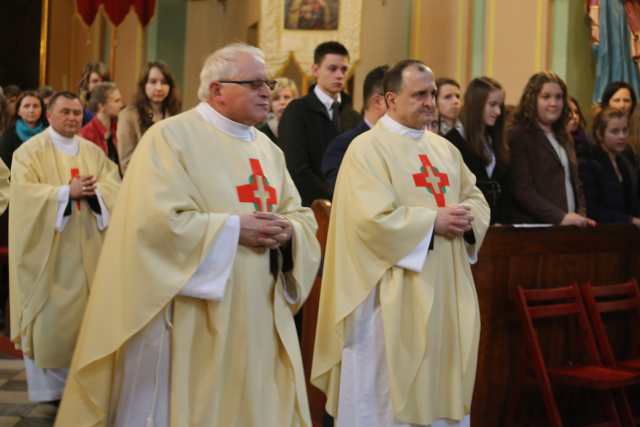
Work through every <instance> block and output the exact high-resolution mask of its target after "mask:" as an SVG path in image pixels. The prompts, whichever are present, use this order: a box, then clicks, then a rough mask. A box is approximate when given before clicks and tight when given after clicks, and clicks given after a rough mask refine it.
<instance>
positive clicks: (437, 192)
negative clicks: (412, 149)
mask: <svg viewBox="0 0 640 427" xmlns="http://www.w3.org/2000/svg"><path fill="white" fill-rule="evenodd" d="M418 157H419V158H420V163H422V166H421V167H420V173H414V174H413V182H414V183H415V184H416V187H425V188H426V189H427V191H429V193H431V194H432V195H433V198H434V199H436V204H437V205H438V207H441V208H443V207H444V206H445V205H446V203H445V199H444V195H445V193H446V192H447V187H448V186H449V177H448V176H447V174H446V173H442V172H440V171H439V170H438V168H436V167H435V166H433V165H431V161H430V160H429V157H428V156H427V155H426V154H420V155H419V156H418Z"/></svg>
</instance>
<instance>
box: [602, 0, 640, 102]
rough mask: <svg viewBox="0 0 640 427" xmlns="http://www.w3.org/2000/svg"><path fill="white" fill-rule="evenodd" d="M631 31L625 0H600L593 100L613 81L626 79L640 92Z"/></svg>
mask: <svg viewBox="0 0 640 427" xmlns="http://www.w3.org/2000/svg"><path fill="white" fill-rule="evenodd" d="M630 38H631V34H630V32H629V27H628V26H627V15H626V13H625V10H624V3H623V0H600V43H599V44H598V45H597V46H594V47H593V49H594V55H595V56H596V59H597V65H596V84H595V87H594V89H593V101H594V102H599V101H600V98H601V97H602V92H604V88H605V87H606V86H607V85H608V84H609V83H611V82H614V81H624V82H627V83H629V84H630V85H631V87H633V89H634V90H635V92H636V94H637V95H640V76H639V75H638V66H637V65H636V63H635V62H634V61H633V59H632V58H631V46H630V44H631V41H630Z"/></svg>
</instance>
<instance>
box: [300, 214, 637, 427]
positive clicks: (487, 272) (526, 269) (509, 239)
mask: <svg viewBox="0 0 640 427" xmlns="http://www.w3.org/2000/svg"><path fill="white" fill-rule="evenodd" d="M314 211H315V212H316V215H317V216H318V223H319V231H318V236H319V238H320V239H321V242H322V247H323V249H324V243H325V240H324V239H325V236H326V231H327V227H328V220H327V219H328V210H327V207H326V206H325V207H323V209H320V206H314ZM472 269H473V275H474V279H475V284H476V289H477V292H478V297H479V301H480V313H481V322H482V332H481V338H480V351H479V355H478V356H479V357H478V370H477V378H476V386H475V393H474V399H473V405H472V410H471V413H472V416H473V424H474V426H480V427H484V426H486V427H498V426H503V425H505V424H504V422H505V413H506V410H507V408H508V407H509V405H510V404H511V401H510V398H511V395H512V394H511V393H512V392H513V390H512V389H511V387H512V384H513V382H514V379H515V378H516V375H517V373H518V367H519V362H520V360H521V359H522V357H523V356H524V348H525V347H524V341H523V340H522V338H521V337H522V333H521V326H520V324H519V322H518V321H517V318H516V313H515V308H514V303H513V296H514V292H515V289H516V287H517V286H524V287H526V288H549V287H556V286H562V285H566V284H568V283H571V282H578V283H580V282H584V281H587V280H590V281H591V282H592V283H594V284H613V283H616V282H621V281H623V280H625V279H627V278H629V277H635V278H637V279H640V231H639V230H638V229H637V228H636V227H633V226H624V225H617V226H614V225H611V226H599V227H597V228H594V229H588V230H584V229H577V228H573V227H552V228H538V229H523V228H513V227H492V228H491V229H490V230H489V232H488V234H487V237H486V239H485V241H484V244H483V246H482V249H481V251H480V255H479V260H478V263H477V264H476V265H474V266H473V268H472ZM318 282H319V281H318ZM319 288H320V286H319V283H317V284H316V287H315V288H314V290H313V292H312V295H311V297H310V298H309V300H308V301H307V303H306V305H305V307H304V309H303V310H304V311H303V313H304V317H303V318H304V326H303V331H302V347H303V348H302V351H303V360H304V363H305V368H306V373H307V376H308V375H309V373H310V366H311V358H312V355H313V337H312V336H310V334H311V335H312V334H315V318H316V317H317V304H318V298H319V291H320V289H319ZM563 322H564V321H563V320H560V321H551V322H549V323H548V324H546V325H544V326H543V332H542V333H541V335H540V340H541V345H542V346H543V348H545V349H547V351H546V354H545V355H546V356H547V358H548V361H549V363H550V364H556V363H560V361H563V360H567V359H571V360H577V359H578V358H579V357H580V356H581V355H580V354H577V352H576V348H577V346H576V345H575V342H574V341H573V339H569V340H567V337H566V336H565V335H564V334H561V333H560V331H561V330H564V329H565V326H566V325H565V324H564V323H563ZM619 329H624V330H617V331H616V333H619V334H618V335H619V337H620V336H623V335H624V333H626V332H627V330H628V328H619ZM569 330H570V331H571V330H572V329H571V325H570V326H569ZM570 336H572V335H571V334H570ZM619 337H618V338H619ZM617 347H624V343H622V344H620V343H618V345H617ZM529 395H530V397H532V399H527V397H525V398H524V402H525V403H524V406H525V408H524V409H525V410H526V413H528V414H537V416H540V415H541V414H543V412H541V410H543V408H542V407H540V406H539V402H537V400H539V394H538V393H537V391H536V390H535V389H532V390H531V391H530V392H529ZM309 397H310V400H311V402H310V403H311V408H312V412H313V417H314V424H315V423H317V422H319V421H320V420H321V412H319V408H321V407H322V404H323V402H322V395H321V394H318V392H317V390H315V389H314V390H313V391H310V393H309ZM587 398H588V396H587ZM563 402H564V401H563V400H562V399H561V407H563V406H564V404H563ZM581 402H582V400H581ZM585 403H586V404H587V405H588V406H593V405H595V407H594V411H595V412H597V401H595V400H594V402H593V405H589V399H587V402H585ZM583 412H584V411H583ZM564 415H566V414H564ZM578 415H579V414H569V416H570V417H577V416H578ZM542 422H543V424H544V421H542ZM543 424H541V425H543Z"/></svg>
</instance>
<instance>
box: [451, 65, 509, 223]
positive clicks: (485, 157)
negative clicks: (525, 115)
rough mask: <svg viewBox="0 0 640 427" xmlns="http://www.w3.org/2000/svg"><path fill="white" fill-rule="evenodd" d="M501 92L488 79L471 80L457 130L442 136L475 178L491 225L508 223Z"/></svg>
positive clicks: (506, 172)
mask: <svg viewBox="0 0 640 427" xmlns="http://www.w3.org/2000/svg"><path fill="white" fill-rule="evenodd" d="M504 97H505V94H504V89H503V88H502V86H501V85H500V83H498V82H497V81H495V80H493V79H492V78H489V77H479V78H476V79H473V80H471V82H469V86H468V87H467V90H466V92H465V94H464V106H463V107H462V112H461V114H460V126H459V127H458V128H453V129H451V130H450V131H449V132H448V133H447V134H446V135H445V138H447V139H448V140H449V141H451V142H452V143H453V144H454V145H455V146H456V147H457V148H458V150H460V153H461V154H462V158H463V160H464V162H465V164H466V165H467V167H468V168H469V169H470V170H471V172H473V174H474V175H475V176H476V180H477V181H476V185H477V186H478V188H479V189H480V190H481V191H482V193H483V194H484V197H485V199H487V202H488V203H489V207H490V208H491V223H492V224H493V223H508V222H509V210H510V206H509V205H510V202H509V192H508V189H507V187H508V179H507V178H508V152H507V148H506V145H505V142H504V135H503V134H504V110H505V106H504Z"/></svg>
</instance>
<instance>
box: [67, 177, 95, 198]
mask: <svg viewBox="0 0 640 427" xmlns="http://www.w3.org/2000/svg"><path fill="white" fill-rule="evenodd" d="M95 195H96V179H95V177H94V176H92V175H87V176H79V177H76V178H73V179H71V182H70V183H69V197H70V198H71V200H78V199H82V198H85V197H92V196H95Z"/></svg>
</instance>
